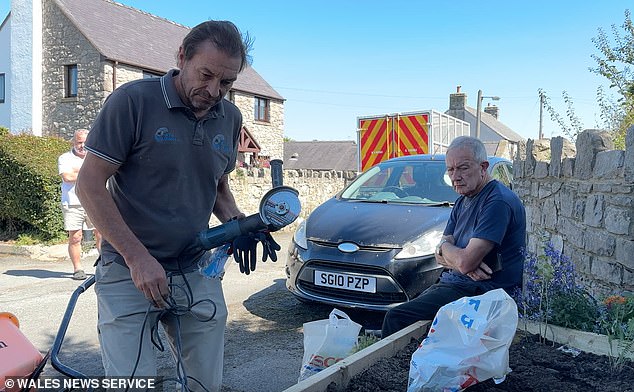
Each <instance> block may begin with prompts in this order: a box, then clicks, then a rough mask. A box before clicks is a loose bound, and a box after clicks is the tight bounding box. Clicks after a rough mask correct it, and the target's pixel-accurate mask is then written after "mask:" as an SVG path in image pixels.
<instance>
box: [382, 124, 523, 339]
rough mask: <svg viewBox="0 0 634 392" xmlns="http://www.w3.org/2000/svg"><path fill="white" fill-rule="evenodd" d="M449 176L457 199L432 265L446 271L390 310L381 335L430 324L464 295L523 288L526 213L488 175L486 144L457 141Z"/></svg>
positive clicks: (448, 156)
mask: <svg viewBox="0 0 634 392" xmlns="http://www.w3.org/2000/svg"><path fill="white" fill-rule="evenodd" d="M445 163H446V165H447V174H448V175H449V177H450V178H451V182H452V185H453V187H454V189H455V190H456V192H458V193H459V194H460V195H461V197H460V198H459V199H458V200H457V201H456V204H455V205H454V207H453V210H452V211H451V216H450V218H449V221H448V222H447V227H446V228H445V231H444V233H443V234H444V235H443V237H442V239H441V241H440V243H439V244H438V245H437V247H436V261H437V262H438V263H439V264H441V265H443V266H444V267H446V268H447V271H445V272H443V274H442V275H441V276H440V281H439V282H438V283H436V284H434V285H432V286H430V287H429V288H428V289H427V290H425V291H424V292H423V293H421V294H420V295H419V296H418V297H416V298H415V299H413V300H411V301H409V302H407V303H404V304H401V305H399V306H397V307H395V308H393V309H391V310H390V311H389V312H388V313H387V314H386V315H385V319H384V320H383V328H382V336H383V337H386V336H388V335H391V334H393V333H394V332H397V331H399V330H401V329H403V328H405V327H407V326H409V325H411V324H413V323H414V322H416V321H419V320H432V319H433V318H434V317H435V316H436V313H437V312H438V309H440V308H441V307H442V306H443V305H446V304H448V303H450V302H452V301H455V300H457V299H460V298H462V297H466V296H474V295H480V294H483V293H485V292H487V291H489V290H494V289H498V288H502V289H505V290H507V291H510V290H511V289H513V288H514V287H518V286H521V284H522V271H523V265H524V264H523V260H524V259H523V249H524V247H525V244H526V213H525V211H524V206H523V205H522V202H521V201H520V199H519V198H518V197H517V195H516V194H515V193H513V191H511V190H510V189H509V188H507V187H506V186H505V185H504V184H502V183H500V182H498V181H497V180H494V179H493V178H491V176H490V175H489V173H488V171H487V169H488V168H489V162H488V160H487V154H486V149H485V148H484V144H482V142H481V141H480V140H478V139H476V138H472V137H468V136H461V137H458V138H456V139H454V141H453V142H452V143H451V144H450V146H449V148H448V149H447V154H446V157H445Z"/></svg>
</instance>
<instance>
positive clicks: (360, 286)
mask: <svg viewBox="0 0 634 392" xmlns="http://www.w3.org/2000/svg"><path fill="white" fill-rule="evenodd" d="M315 285H316V286H323V287H334V288H337V289H344V290H353V291H363V292H365V293H376V278H373V277H370V276H362V275H361V276H359V275H348V274H339V273H336V272H326V271H317V270H315Z"/></svg>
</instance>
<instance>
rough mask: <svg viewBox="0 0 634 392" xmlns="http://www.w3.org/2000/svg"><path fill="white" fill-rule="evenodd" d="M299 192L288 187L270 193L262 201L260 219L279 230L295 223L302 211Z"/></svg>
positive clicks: (278, 188) (275, 189)
mask: <svg viewBox="0 0 634 392" xmlns="http://www.w3.org/2000/svg"><path fill="white" fill-rule="evenodd" d="M298 196H299V192H297V190H295V189H293V188H291V187H288V186H278V187H276V188H273V189H271V190H270V191H268V192H267V193H266V194H265V195H264V197H263V198H262V200H261V201H260V218H262V222H264V223H265V224H266V225H267V226H269V227H271V228H273V229H275V230H279V229H281V228H283V227H286V226H288V225H290V224H291V223H293V222H294V221H295V219H297V217H298V216H299V213H300V211H301V210H302V207H301V203H300V201H299V197H298Z"/></svg>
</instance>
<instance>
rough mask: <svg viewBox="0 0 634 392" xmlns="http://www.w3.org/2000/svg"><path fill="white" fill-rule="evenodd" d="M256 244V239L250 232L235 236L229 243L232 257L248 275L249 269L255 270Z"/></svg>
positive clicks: (241, 270)
mask: <svg viewBox="0 0 634 392" xmlns="http://www.w3.org/2000/svg"><path fill="white" fill-rule="evenodd" d="M257 244H258V240H256V238H255V237H254V236H253V234H251V233H249V234H245V235H239V236H237V237H236V238H235V239H234V240H233V243H232V244H231V248H232V252H233V258H234V259H235V261H236V262H237V263H238V265H239V266H240V272H242V273H243V274H246V275H249V274H250V273H251V271H255V262H256V259H255V258H256V252H255V248H256V246H257Z"/></svg>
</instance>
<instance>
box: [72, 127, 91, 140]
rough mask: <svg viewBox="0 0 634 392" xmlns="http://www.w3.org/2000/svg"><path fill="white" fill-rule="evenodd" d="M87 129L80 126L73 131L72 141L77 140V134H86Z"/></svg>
mask: <svg viewBox="0 0 634 392" xmlns="http://www.w3.org/2000/svg"><path fill="white" fill-rule="evenodd" d="M88 132H89V131H88V130H87V129H84V128H81V129H78V130H76V131H75V133H73V141H75V140H77V136H79V135H88Z"/></svg>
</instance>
